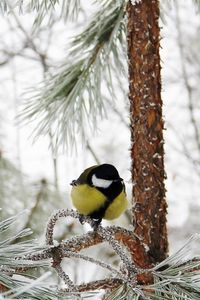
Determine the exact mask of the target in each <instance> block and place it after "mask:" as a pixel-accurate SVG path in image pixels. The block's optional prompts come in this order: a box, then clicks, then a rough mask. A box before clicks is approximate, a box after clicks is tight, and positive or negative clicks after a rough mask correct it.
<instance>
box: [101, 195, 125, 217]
mask: <svg viewBox="0 0 200 300" xmlns="http://www.w3.org/2000/svg"><path fill="white" fill-rule="evenodd" d="M127 207H128V200H127V198H126V194H125V193H124V191H122V192H121V193H120V194H119V195H118V196H117V197H116V198H115V199H114V200H113V202H112V203H111V204H110V205H109V206H108V208H107V209H106V212H105V216H104V219H106V220H113V219H116V218H118V217H119V216H120V215H121V214H122V213H123V212H124V211H125V210H126V209H127Z"/></svg>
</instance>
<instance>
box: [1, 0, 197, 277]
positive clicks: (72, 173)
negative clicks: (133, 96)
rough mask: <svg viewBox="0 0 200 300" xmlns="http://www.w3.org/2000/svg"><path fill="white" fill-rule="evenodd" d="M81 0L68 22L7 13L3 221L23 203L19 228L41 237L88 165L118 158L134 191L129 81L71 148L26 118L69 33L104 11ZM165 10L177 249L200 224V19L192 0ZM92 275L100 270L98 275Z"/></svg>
mask: <svg viewBox="0 0 200 300" xmlns="http://www.w3.org/2000/svg"><path fill="white" fill-rule="evenodd" d="M82 2H83V3H82V11H81V13H80V16H79V20H78V22H74V23H73V22H67V23H65V22H64V20H61V18H60V16H59V14H56V12H55V13H54V15H52V17H51V22H48V20H44V22H43V24H42V26H41V27H40V28H39V29H37V30H34V29H33V26H32V25H33V23H34V18H35V16H34V15H33V14H30V13H29V14H25V13H23V14H22V13H20V11H17V10H16V11H15V12H14V13H13V14H9V15H5V16H4V17H1V21H0V22H1V26H0V207H1V212H0V213H1V219H3V218H5V217H8V216H11V215H13V214H16V213H17V212H20V211H23V210H25V213H24V214H23V218H20V220H19V225H18V226H19V227H21V228H25V227H31V228H32V229H33V231H34V235H35V237H37V238H41V240H42V239H43V234H44V231H45V225H46V222H47V220H48V218H49V216H50V215H51V214H52V213H53V211H54V210H56V209H58V208H71V207H72V206H71V201H70V182H71V181H72V180H73V179H76V178H77V177H78V176H79V175H80V173H81V172H82V171H83V170H84V169H85V168H87V167H88V166H91V165H94V164H97V163H104V162H107V163H111V164H114V165H115V166H116V167H117V169H118V170H119V173H120V175H121V177H123V178H124V180H125V183H126V189H127V194H128V198H129V199H131V174H130V155H129V148H130V132H129V103H128V97H127V90H128V83H127V81H126V80H125V79H123V78H122V80H121V81H120V82H117V81H115V82H114V84H115V85H116V99H110V98H109V97H107V99H106V101H105V111H106V118H99V120H98V124H97V126H95V128H94V129H95V131H94V132H92V133H91V131H90V130H88V133H87V135H86V136H85V137H84V142H82V141H81V139H80V137H79V134H78V133H77V137H76V140H77V142H76V146H75V147H73V148H68V149H67V150H66V149H62V148H61V147H60V148H58V149H57V148H55V147H54V140H53V136H52V135H51V132H50V133H49V134H48V135H47V136H39V137H38V136H37V137H36V136H35V134H34V131H35V129H36V128H37V126H39V124H38V123H37V120H35V121H33V122H31V123H30V122H28V121H27V120H26V123H25V124H24V123H23V125H22V124H20V122H19V120H18V115H19V114H20V113H21V111H22V110H23V101H24V99H25V98H26V93H27V91H28V90H29V89H30V88H35V89H37V88H38V85H39V83H40V82H41V81H42V80H43V79H44V78H45V76H46V72H47V71H49V72H51V71H52V70H56V68H57V66H59V65H60V63H61V62H62V60H63V59H65V58H66V56H67V50H66V49H67V47H68V44H69V42H70V39H71V37H72V36H75V35H76V33H78V32H81V30H82V28H84V27H85V25H87V24H88V21H89V18H90V16H91V15H92V14H93V12H94V11H96V6H95V5H90V4H91V1H82ZM161 13H162V14H161V15H162V18H161V20H160V25H161V35H162V40H161V49H160V50H161V59H162V99H163V104H164V107H163V108H164V120H165V129H166V130H165V132H164V135H165V167H166V174H167V180H166V190H167V193H166V197H167V201H168V228H169V239H170V252H171V253H173V252H174V251H175V250H177V249H178V248H179V247H180V246H181V245H183V244H184V242H185V241H186V240H187V239H188V238H189V237H190V236H191V235H192V234H193V233H195V232H198V231H199V228H200V220H199V214H200V117H199V113H200V102H199V98H200V84H199V82H200V81H199V78H200V40H199V33H200V18H199V13H197V11H196V9H195V6H194V5H193V3H192V1H176V2H173V5H171V6H170V5H169V4H168V2H167V1H166V2H165V4H162V9H161ZM124 63H125V64H126V62H124ZM113 223H114V224H117V225H121V226H125V227H127V228H129V227H130V225H129V224H130V217H129V215H128V214H125V215H123V216H122V217H121V218H120V219H118V220H116V221H115V222H113ZM109 224H110V223H109ZM84 230H85V228H84V227H83V226H80V225H79V224H78V223H76V222H74V221H72V220H69V221H68V220H63V222H60V223H59V225H58V226H57V231H56V239H57V240H63V239H65V238H67V237H68V236H70V235H73V234H76V233H81V232H83V231H84ZM98 247H99V248H98V249H97V251H96V254H95V255H96V256H98V257H99V256H102V257H103V256H107V257H109V259H110V260H112V261H113V264H115V263H116V262H117V258H116V257H115V255H114V253H113V252H112V250H110V252H109V251H108V250H105V249H104V248H103V246H98ZM92 252H93V251H92V250H91V253H92ZM78 268H79V267H78V265H77V263H76V264H74V265H72V266H71V272H72V276H74V279H75V281H79V280H80V278H81V277H82V275H81V274H80V272H79V273H78V272H76V269H78ZM94 272H95V270H94ZM90 276H91V278H94V273H92V272H91V274H90Z"/></svg>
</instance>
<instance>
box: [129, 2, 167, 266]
mask: <svg viewBox="0 0 200 300" xmlns="http://www.w3.org/2000/svg"><path fill="white" fill-rule="evenodd" d="M127 14H128V37H127V41H128V60H129V100H130V117H131V142H132V145H131V158H132V181H133V183H134V185H133V216H134V220H133V223H134V226H135V229H134V233H135V234H137V236H138V237H139V238H140V239H141V240H142V241H143V243H144V244H145V245H146V249H147V250H148V256H149V265H150V263H153V264H155V263H158V262H160V261H162V260H163V259H165V258H166V256H167V253H168V239H167V229H166V213H167V205H166V200H165V186H164V179H165V172H164V162H163V157H164V149H163V120H162V100H161V77H160V69H161V67H160V55H159V47H160V28H159V24H158V22H159V1H158V0H151V1H149V0H141V1H139V2H138V3H137V4H132V3H131V2H129V3H128V6H127ZM142 259H143V258H142V257H140V255H138V259H137V260H138V265H146V263H145V262H143V261H142Z"/></svg>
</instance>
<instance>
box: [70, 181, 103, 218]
mask: <svg viewBox="0 0 200 300" xmlns="http://www.w3.org/2000/svg"><path fill="white" fill-rule="evenodd" d="M71 197H72V203H73V205H74V206H75V207H76V209H77V210H78V212H79V213H80V214H83V215H89V214H91V213H92V212H94V211H96V210H98V209H99V208H100V207H102V206H103V205H104V203H105V201H106V197H105V196H104V195H103V194H102V193H101V192H100V191H98V190H97V189H96V188H94V187H90V186H89V185H87V184H81V185H77V186H74V187H73V188H72V191H71Z"/></svg>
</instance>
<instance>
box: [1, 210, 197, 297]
mask: <svg viewBox="0 0 200 300" xmlns="http://www.w3.org/2000/svg"><path fill="white" fill-rule="evenodd" d="M68 216H71V217H74V218H75V219H77V218H79V217H80V216H79V215H78V214H77V213H76V212H74V211H72V210H60V211H58V212H57V213H56V214H54V215H53V216H52V217H51V219H50V221H49V223H48V226H47V234H46V237H47V245H46V246H39V245H38V244H37V243H36V242H35V241H31V240H28V241H26V242H18V243H16V244H14V245H13V244H10V243H12V241H13V240H16V239H17V238H19V237H20V236H21V237H24V235H27V234H30V230H29V231H27V230H23V231H21V232H19V233H18V235H17V236H10V238H9V239H7V240H4V241H1V243H0V290H1V292H2V293H3V296H4V299H9V298H10V296H11V295H12V298H13V297H14V298H15V297H16V298H19V296H20V298H29V299H38V298H39V299H41V300H43V299H45V300H46V299H50V300H54V299H58V297H59V299H77V298H78V297H80V296H81V297H82V296H83V295H84V294H82V293H86V294H85V295H87V296H88V295H89V293H90V291H97V290H99V289H105V290H108V291H109V292H110V293H109V295H108V296H107V297H106V298H104V299H107V300H113V299H118V298H120V299H124V300H125V299H126V300H127V299H139V297H141V298H142V299H144V300H150V299H157V300H167V299H174V300H186V299H187V300H191V299H193V300H198V299H199V297H200V288H199V286H200V276H199V274H200V259H199V257H196V258H193V257H192V256H190V253H191V252H192V251H191V250H192V248H193V242H196V241H200V236H199V235H195V236H193V237H192V238H191V239H190V240H189V241H188V242H187V243H186V245H184V246H183V247H182V248H181V249H180V250H179V251H178V252H177V253H175V254H173V255H171V256H170V257H168V258H167V259H165V260H164V261H163V262H161V263H160V264H158V265H156V266H155V267H153V268H151V269H147V270H146V269H144V268H140V267H135V269H134V270H133V269H132V268H133V266H132V263H131V266H129V262H128V263H127V259H128V258H129V257H130V255H129V254H128V253H126V252H124V250H122V249H121V248H118V245H119V244H118V243H119V241H123V242H122V245H123V244H124V241H127V240H129V241H128V243H129V244H130V243H131V240H133V241H134V239H135V240H136V241H137V237H135V236H134V235H133V234H132V232H130V231H128V230H126V229H123V228H121V227H115V226H111V227H106V228H102V227H101V226H100V228H99V229H98V230H97V232H88V233H86V234H84V235H82V236H77V237H72V238H70V239H68V240H66V241H65V242H62V243H61V244H59V245H53V235H54V228H55V225H56V223H57V220H58V219H59V218H61V217H68ZM18 218H19V216H16V217H12V218H10V219H7V220H5V221H2V222H0V234H2V233H3V232H4V231H7V230H8V229H9V228H10V226H12V225H13V223H14V222H15V221H16V220H17V219H18ZM85 222H88V223H89V224H91V223H92V220H91V219H90V218H88V217H86V218H85ZM123 235H125V236H126V238H124V239H123V238H122V236H123ZM120 236H121V238H120V239H119V237H120ZM114 240H115V242H116V243H115V242H114ZM97 241H98V243H100V242H103V241H107V242H108V243H110V245H111V246H112V247H113V249H114V251H115V252H116V253H117V254H118V255H119V256H120V258H121V260H122V262H123V263H124V267H123V268H121V269H120V270H117V269H114V268H113V267H111V266H110V265H108V264H106V263H103V262H100V261H98V260H96V259H93V258H91V257H88V256H86V255H82V254H79V253H77V252H79V251H80V250H81V249H84V248H87V247H89V246H91V245H93V244H95V243H97ZM138 243H141V242H140V241H138ZM49 244H52V245H49ZM141 245H142V244H141ZM129 246H130V245H129ZM125 247H127V245H125ZM129 249H130V250H131V247H130V248H128V247H127V250H128V251H129ZM122 253H123V256H124V257H126V259H125V258H124V257H122V256H121V254H122ZM131 255H133V254H131ZM64 257H67V258H68V259H70V258H78V259H84V260H86V261H89V262H91V263H95V264H97V265H98V266H101V267H103V268H106V269H107V270H109V271H110V272H111V277H110V278H104V279H101V280H96V281H92V282H88V283H84V284H81V285H75V284H74V283H73V282H72V281H71V279H70V278H69V276H68V274H66V273H65V272H64V270H63V269H62V266H61V262H62V259H63V258H64ZM50 262H51V267H52V268H53V269H54V270H55V271H56V272H57V274H58V276H59V277H60V278H62V279H63V280H64V282H65V284H66V286H67V288H65V289H62V290H58V287H57V286H56V285H54V286H50V285H49V284H47V283H46V279H48V278H49V276H51V272H47V273H45V274H44V275H43V276H42V277H39V278H36V277H31V276H30V275H28V274H27V273H26V271H27V270H29V269H30V268H37V267H39V266H40V267H43V268H49V267H50ZM131 271H132V272H133V278H131V274H130V272H131ZM145 273H146V274H149V278H150V277H151V278H153V281H146V282H142V281H139V276H140V275H142V274H145ZM14 274H20V277H19V278H18V277H15V276H13V275H14ZM112 276H114V277H112ZM136 278H137V280H135V279H136ZM48 280H49V279H48ZM48 280H47V281H48Z"/></svg>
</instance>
